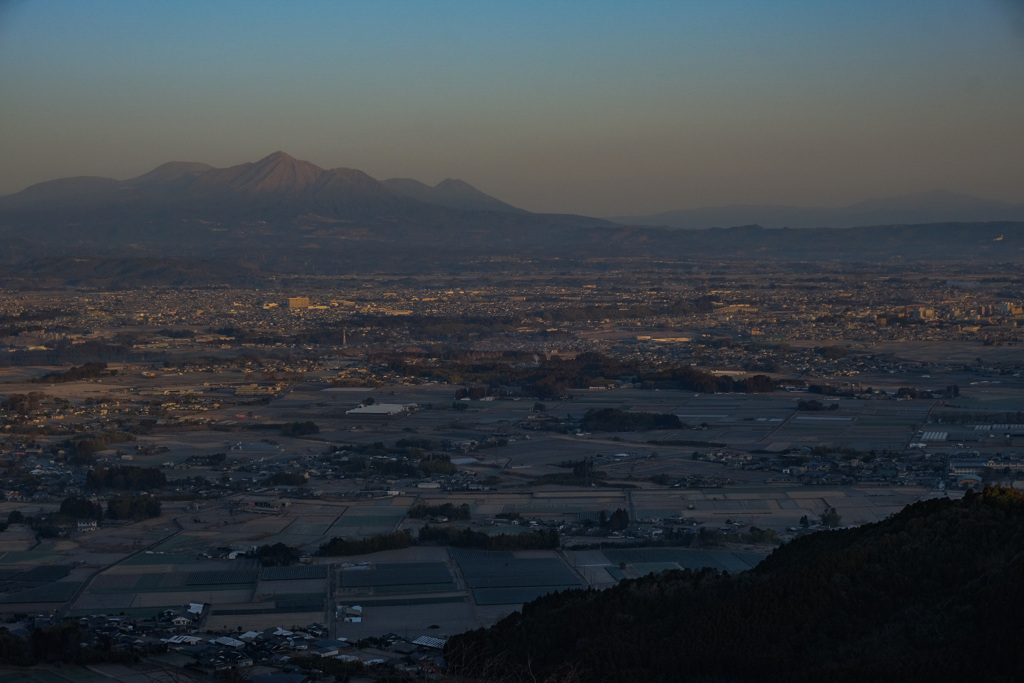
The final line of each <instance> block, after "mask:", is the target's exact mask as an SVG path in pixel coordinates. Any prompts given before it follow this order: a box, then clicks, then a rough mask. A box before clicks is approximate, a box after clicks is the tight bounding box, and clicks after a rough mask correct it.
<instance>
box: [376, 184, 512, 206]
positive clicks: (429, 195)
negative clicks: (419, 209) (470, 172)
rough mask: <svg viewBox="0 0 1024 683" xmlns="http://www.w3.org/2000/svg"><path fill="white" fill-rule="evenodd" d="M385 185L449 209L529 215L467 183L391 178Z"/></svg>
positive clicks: (406, 194) (414, 197)
mask: <svg viewBox="0 0 1024 683" xmlns="http://www.w3.org/2000/svg"><path fill="white" fill-rule="evenodd" d="M381 184H382V185H383V186H384V187H386V188H388V189H389V190H393V191H395V192H397V193H398V194H401V195H404V196H406V197H411V198H412V199H418V200H419V201H421V202H426V203H427V204H436V205H438V206H447V207H449V208H452V209H464V210H468V211H508V212H512V213H528V212H527V211H525V210H524V209H517V208H516V207H514V206H512V205H511V204H506V203H505V202H503V201H501V200H499V199H495V198H494V197H492V196H490V195H488V194H484V193H483V192H481V191H480V190H478V189H476V188H475V187H473V186H472V185H470V184H469V183H467V182H465V181H463V180H455V179H454V178H447V179H445V180H442V181H441V182H439V183H438V184H437V185H435V186H434V187H430V186H429V185H427V184H426V183H421V182H420V181H418V180H413V179H412V178H391V179H389V180H382V181H381Z"/></svg>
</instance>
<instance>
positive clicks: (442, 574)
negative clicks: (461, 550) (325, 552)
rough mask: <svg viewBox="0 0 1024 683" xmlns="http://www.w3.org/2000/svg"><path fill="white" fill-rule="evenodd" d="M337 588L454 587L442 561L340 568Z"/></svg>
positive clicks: (386, 590)
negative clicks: (338, 586)
mask: <svg viewBox="0 0 1024 683" xmlns="http://www.w3.org/2000/svg"><path fill="white" fill-rule="evenodd" d="M339 583H340V591H341V592H364V591H372V592H373V593H374V594H377V595H387V594H398V593H435V592H443V591H453V590H456V589H457V588H458V586H457V584H456V583H455V580H454V579H453V578H452V575H451V572H450V571H449V570H448V565H446V564H445V563H444V562H401V563H387V564H384V563H382V564H377V565H373V566H372V567H368V568H357V569H342V570H341V572H340V581H339Z"/></svg>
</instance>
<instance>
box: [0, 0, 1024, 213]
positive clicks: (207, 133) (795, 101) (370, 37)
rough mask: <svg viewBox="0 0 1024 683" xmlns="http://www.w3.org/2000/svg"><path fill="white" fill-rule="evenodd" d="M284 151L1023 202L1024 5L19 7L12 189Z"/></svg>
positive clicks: (739, 189) (475, 172)
mask: <svg viewBox="0 0 1024 683" xmlns="http://www.w3.org/2000/svg"><path fill="white" fill-rule="evenodd" d="M275 150H284V151H286V152H288V153H289V154H291V155H292V156H295V157H298V158H300V159H306V160H308V161H311V162H313V163H315V164H317V165H319V166H323V167H325V168H333V167H338V166H345V167H351V168H358V169H361V170H363V171H366V172H367V173H369V174H370V175H372V176H374V177H375V178H380V179H383V178H391V177H412V178H416V179H418V180H421V181H424V182H427V183H430V184H434V183H436V182H438V181H440V180H442V179H444V178H446V177H455V178H461V179H463V180H466V181H467V182H469V183H471V184H473V185H475V186H476V187H478V188H480V189H481V190H483V191H485V192H488V193H490V194H493V195H495V196H497V197H498V198H500V199H502V200H505V201H508V202H510V203H512V204H516V205H518V206H521V207H523V208H527V209H530V210H533V211H557V212H573V213H585V214H590V215H615V214H627V213H654V212H658V211H665V210H669V209H674V208H690V207H697V206H710V205H719V204H733V203H785V204H801V205H819V204H821V205H839V204H846V203H852V202H855V201H860V200H863V199H867V198H871V197H879V196H887V195H894V194H903V193H910V192H919V191H926V190H931V189H938V188H942V189H948V190H955V191H959V192H966V193H970V194H977V195H979V196H983V197H989V198H994V199H1003V200H1008V201H1018V202H1021V201H1024V3H1022V2H1019V1H1016V0H856V1H853V0H803V1H796V0H772V1H771V2H754V1H749V0H747V1H744V2H732V1H729V0H713V1H712V0H701V1H696V0H694V1H687V0H668V1H664V2H654V1H648V2H643V1H642V0H641V1H639V2H626V1H625V0H620V1H615V2H603V1H600V0H581V1H578V2H570V1H568V0H566V1H561V2H559V1H558V0H545V1H543V2H528V1H524V0H516V1H515V2H513V1H504V2H497V1H493V2H489V1H487V0H466V1H464V2H456V1H451V2H445V1H444V0H430V1H426V0H423V1H417V0H407V1H405V2H391V1H388V0H368V1H366V2H357V1H352V0H350V1H345V2H341V1H337V2H301V1H299V2H255V1H252V0H249V1H246V2H230V1H227V0H218V1H216V2H211V1H209V0H203V1H197V2H190V1H182V0H176V1H174V2H170V1H163V2H148V1H145V0H94V1H86V0H81V1H74V2H71V1H68V0H63V1H49V0H28V1H24V2H10V1H4V0H0V194H7V193H10V192H15V191H18V190H20V189H23V188H24V187H26V186H28V185H30V184H32V183H35V182H39V181H42V180H49V179H53V178H58V177H63V176H71V175H100V176H108V177H114V178H129V177H132V176H135V175H139V174H142V173H144V172H146V171H148V170H150V169H152V168H153V167H155V166H157V165H158V164H160V163H163V162H165V161H170V160H181V161H203V162H206V163H208V164H212V165H214V166H229V165H233V164H237V163H241V162H244V161H255V160H257V159H259V158H261V157H263V156H265V155H267V154H269V153H270V152H273V151H275Z"/></svg>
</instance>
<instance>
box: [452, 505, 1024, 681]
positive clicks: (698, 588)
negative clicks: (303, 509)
mask: <svg viewBox="0 0 1024 683" xmlns="http://www.w3.org/2000/svg"><path fill="white" fill-rule="evenodd" d="M1022 616H1024V495H1022V494H1020V493H1019V492H1015V491H1013V490H1007V489H986V490H985V491H984V492H982V493H980V494H973V493H969V494H967V496H966V497H965V498H964V499H963V500H961V501H952V500H948V499H936V500H930V501H926V502H921V503H917V504H915V505H912V506H910V507H908V508H906V509H905V510H903V511H902V512H900V513H899V514H897V515H895V516H894V517H891V518H890V519H888V520H886V521H884V522H880V523H877V524H873V525H868V526H864V527H860V528H856V529H846V530H839V531H831V532H822V533H818V534H813V535H810V536H807V537H804V538H800V539H797V540H795V541H793V542H792V543H789V544H787V545H785V546H783V547H781V548H779V549H777V550H776V551H775V552H774V553H772V555H771V556H770V557H768V558H767V559H766V560H765V561H764V562H762V563H761V565H759V566H758V567H757V568H756V569H754V570H751V571H750V572H746V573H744V574H740V575H735V576H729V575H728V574H724V575H720V574H718V573H716V572H713V571H711V570H705V571H700V572H691V571H672V572H663V573H661V574H658V575H653V576H648V577H645V578H643V579H638V580H635V581H628V582H623V583H621V584H619V585H618V586H616V587H614V588H612V589H610V590H607V591H603V592H596V591H583V590H577V591H567V592H563V593H560V594H554V595H549V596H546V597H543V598H540V599H538V600H536V601H534V602H532V603H529V604H528V605H526V606H525V607H524V608H523V612H522V614H520V613H516V614H513V615H512V616H510V617H508V618H506V619H504V620H503V621H501V622H500V623H499V624H497V625H496V626H494V627H493V628H491V629H487V630H477V631H471V632H468V633H466V634H463V635H460V636H456V637H455V638H453V639H452V640H451V641H449V643H448V646H447V648H446V651H445V654H446V657H447V658H448V661H449V665H450V671H451V675H452V677H453V679H454V680H462V681H476V680H480V681H540V680H550V681H616V682H623V683H625V682H629V681H637V682H643V683H653V682H655V681H666V682H667V681H808V682H811V681H815V682H816V681H850V682H851V683H852V682H854V681H857V682H859V681H929V682H933V681H946V680H970V681H1015V680H1020V678H1019V676H1020V674H1021V672H1022V671H1024V620H1022Z"/></svg>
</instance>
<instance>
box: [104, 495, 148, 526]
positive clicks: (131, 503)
mask: <svg viewBox="0 0 1024 683" xmlns="http://www.w3.org/2000/svg"><path fill="white" fill-rule="evenodd" d="M159 516H160V501H159V500H157V499H156V498H154V497H153V496H145V495H143V496H133V495H130V494H126V493H119V494H118V495H116V496H114V497H113V498H111V499H110V500H109V501H107V517H109V518H110V519H119V520H131V519H150V518H152V517H159Z"/></svg>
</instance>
